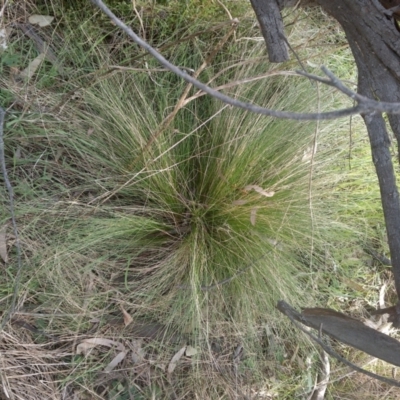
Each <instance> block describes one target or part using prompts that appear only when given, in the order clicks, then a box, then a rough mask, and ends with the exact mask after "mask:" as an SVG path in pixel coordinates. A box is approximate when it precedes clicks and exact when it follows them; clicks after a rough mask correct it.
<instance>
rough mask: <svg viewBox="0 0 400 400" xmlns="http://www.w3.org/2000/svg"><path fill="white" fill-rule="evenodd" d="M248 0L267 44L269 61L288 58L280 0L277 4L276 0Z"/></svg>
mask: <svg viewBox="0 0 400 400" xmlns="http://www.w3.org/2000/svg"><path fill="white" fill-rule="evenodd" d="M250 2H251V5H252V7H253V10H254V12H255V14H256V17H257V20H258V23H259V24H260V29H261V33H262V34H263V36H264V40H265V43H266V45H267V51H268V58H269V61H270V62H276V63H279V62H283V61H287V60H289V53H288V50H287V46H286V41H285V36H284V35H285V32H284V30H283V21H282V16H281V12H280V7H282V5H283V4H281V2H282V0H280V3H279V4H278V0H250Z"/></svg>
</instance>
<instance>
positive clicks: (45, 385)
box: [0, 0, 391, 400]
mask: <svg viewBox="0 0 400 400" xmlns="http://www.w3.org/2000/svg"><path fill="white" fill-rule="evenodd" d="M114 3H115V4H114V6H115V9H116V10H117V11H118V12H120V13H121V14H122V15H123V16H125V18H126V19H127V20H129V21H130V22H131V23H132V24H133V26H134V27H135V28H136V29H137V30H138V31H140V32H141V34H142V35H143V36H145V37H146V36H147V39H149V40H150V41H151V42H152V44H153V45H154V46H156V47H159V48H163V49H164V50H165V53H164V54H166V55H167V56H168V58H169V59H170V60H171V61H172V62H174V63H175V64H176V65H179V66H181V67H182V68H185V69H187V71H188V73H192V74H197V73H199V76H200V79H201V80H202V81H204V82H208V83H209V84H210V85H212V86H213V87H220V88H221V90H224V92H225V93H229V94H230V95H231V96H233V97H236V98H240V99H243V100H246V101H251V102H254V103H257V104H259V105H263V106H266V107H271V108H279V109H286V110H294V111H299V112H301V111H305V110H311V109H316V108H318V109H320V110H324V109H332V108H333V107H337V106H340V105H344V104H345V102H346V99H342V98H341V97H340V96H339V95H337V94H336V93H335V92H334V91H332V90H330V89H327V88H326V87H318V86H317V85H316V84H315V83H311V82H310V81H308V80H306V79H303V78H299V77H296V76H294V75H295V74H294V73H292V72H290V73H289V72H285V71H288V70H292V69H295V68H298V65H297V64H296V61H292V62H290V63H288V64H287V65H283V66H277V65H271V64H269V63H268V62H267V58H266V56H265V48H264V46H265V45H264V43H263V42H262V40H260V38H259V32H258V28H257V27H256V26H255V25H254V21H252V17H251V13H248V14H246V15H248V17H244V18H242V19H241V21H240V22H239V25H238V26H237V27H235V26H232V24H231V23H227V20H228V17H229V16H228V15H227V14H228V12H230V13H232V17H235V16H236V15H235V12H238V10H240V12H241V15H242V14H243V13H247V9H246V6H245V5H243V4H241V3H240V2H233V4H232V8H231V9H230V8H229V7H230V6H231V5H230V4H228V3H226V4H225V3H224V4H225V5H224V4H223V3H222V2H220V1H211V0H210V1H209V3H210V4H211V5H212V8H208V7H205V6H204V4H203V2H198V1H188V2H186V3H187V4H189V8H185V10H187V11H186V12H182V10H181V7H182V3H181V2H179V1H177V2H171V3H170V4H164V3H163V2H158V3H153V4H152V5H151V6H146V5H143V4H141V3H140V2H138V4H136V5H135V7H134V8H133V9H132V5H131V3H130V2H127V3H126V4H125V3H124V2H114ZM128 3H129V4H128ZM111 4H112V3H111ZM76 7H77V6H76V5H75V6H74V5H72V2H71V4H70V5H69V6H66V5H64V6H63V5H62V2H60V3H57V2H56V1H55V0H54V1H53V3H51V4H50V5H49V7H45V6H43V7H40V8H39V9H35V8H33V7H30V6H29V4H24V5H21V4H19V3H18V2H14V3H13V4H10V5H9V7H8V9H6V11H7V12H8V13H9V14H8V15H6V19H5V23H7V24H11V22H13V21H14V22H21V21H22V20H26V19H27V18H28V17H29V16H31V15H32V14H34V13H40V15H54V16H55V17H56V19H55V21H54V22H52V23H51V24H50V25H47V26H46V27H41V28H40V27H37V25H36V26H35V31H36V32H37V33H38V34H39V36H40V37H41V38H42V39H43V40H44V41H46V42H47V43H49V44H50V46H51V47H50V50H51V52H54V54H56V55H57V57H56V59H57V61H56V62H50V61H49V59H47V60H45V61H43V62H42V63H41V64H40V66H39V67H38V69H37V70H36V71H34V73H30V74H29V75H28V76H26V74H25V76H24V74H23V72H24V71H26V68H27V67H28V66H29V65H30V66H32V64H31V62H32V60H33V59H35V57H37V56H38V54H39V53H40V51H39V50H38V45H37V42H35V41H34V40H32V38H29V37H27V36H26V35H24V34H23V32H22V31H21V30H20V29H18V27H17V26H13V28H12V31H11V34H10V36H9V38H8V48H7V49H6V50H4V52H3V54H2V58H1V61H0V70H1V78H0V79H1V92H0V101H1V105H2V106H3V107H8V108H9V110H8V114H7V120H6V124H5V128H4V129H5V142H6V162H7V167H8V171H9V175H10V180H11V182H12V185H13V188H14V193H15V203H16V210H15V214H16V218H17V222H18V227H19V234H20V237H21V248H22V250H23V270H22V278H21V284H20V287H19V296H18V299H19V300H18V304H17V310H18V312H17V313H16V316H15V317H14V318H13V320H12V321H11V323H10V324H9V325H8V327H7V329H6V331H5V334H4V335H5V336H4V342H3V345H2V346H3V347H2V349H1V351H2V352H5V353H4V354H6V353H7V356H6V358H5V361H4V362H5V367H4V368H5V371H11V370H13V371H18V372H16V373H13V377H12V379H11V378H9V379H8V380H7V384H5V386H4V389H3V390H4V391H7V393H9V394H10V396H14V397H15V398H18V396H20V397H22V398H25V399H36V398H43V397H46V396H48V397H46V398H59V396H60V393H63V396H64V397H63V398H71V399H72V398H79V399H81V398H82V399H89V398H99V399H103V398H107V399H115V400H123V399H129V398H135V399H155V398H199V399H208V398H209V399H218V398H221V399H224V398H245V397H244V396H248V398H255V397H256V396H257V395H258V396H259V398H279V399H284V398H288V399H292V398H302V397H305V396H307V393H310V391H311V390H312V389H313V386H314V382H315V376H316V373H317V372H318V360H319V355H318V352H317V350H316V349H314V347H313V345H312V344H311V343H309V342H307V339H306V338H305V337H302V336H301V335H300V334H299V332H298V331H296V330H295V329H294V328H293V327H292V326H291V325H290V323H289V322H288V321H286V320H285V319H284V318H283V317H282V316H281V315H278V313H277V311H276V310H275V305H276V302H277V301H278V300H280V299H284V300H286V301H288V302H290V303H291V304H293V305H295V306H298V307H306V306H309V307H311V306H328V307H331V308H335V309H338V310H341V311H350V312H353V314H354V313H356V314H357V315H359V316H360V315H363V314H364V310H365V309H366V307H368V305H369V304H373V305H374V304H376V302H377V298H378V295H379V289H380V287H381V286H382V284H383V283H384V282H386V281H387V280H388V276H389V275H388V274H386V273H385V272H384V271H383V268H384V267H382V266H381V265H378V264H377V265H375V264H373V263H372V262H371V259H370V256H369V255H367V253H365V252H364V251H363V250H364V249H367V250H373V251H374V252H376V253H382V252H384V251H385V250H386V243H385V234H384V228H383V226H382V225H381V224H382V222H381V221H382V216H381V211H380V205H379V192H378V187H377V184H376V179H375V175H374V172H373V166H372V163H371V161H370V155H369V150H368V141H367V138H366V137H365V134H364V132H362V131H361V129H360V124H359V121H358V120H357V119H355V120H353V121H350V122H351V123H350V124H349V121H331V122H327V123H315V122H303V123H295V122H291V121H281V120H274V119H269V118H265V117H261V116H257V115H252V114H248V113H246V112H244V111H241V110H237V109H234V108H231V107H228V106H226V105H223V104H221V103H220V102H218V101H216V100H214V99H212V98H210V97H208V96H204V95H202V93H199V92H197V90H195V89H193V88H190V87H187V84H186V83H184V82H182V81H181V80H180V79H178V78H177V77H176V76H174V75H173V74H172V73H170V72H168V71H165V70H163V69H162V68H160V66H159V65H158V64H157V63H156V62H155V61H154V60H152V59H151V58H150V57H148V56H146V55H145V54H144V53H142V52H141V50H140V49H138V48H137V47H136V46H135V45H133V44H131V43H130V42H129V40H128V39H127V38H126V37H125V36H123V35H121V34H120V33H119V32H118V31H117V30H116V29H115V27H112V25H111V23H109V22H108V21H107V20H105V19H104V17H103V16H102V15H100V14H99V13H97V12H95V9H94V8H90V7H87V8H84V9H82V8H79V11H76V9H77V8H76ZM211 11H212V12H211ZM80 12H81V13H83V15H85V16H86V17H85V18H78V17H77V15H79V13H80ZM193 15H197V16H198V17H197V18H196V19H193ZM161 17H162V18H161ZM214 17H215V18H214ZM303 17H306V19H305V20H304V21H303V22H299V23H297V24H295V25H291V22H292V21H293V20H294V19H299V18H303ZM7 18H8V19H9V20H7ZM156 18H157V21H159V19H160V18H161V20H162V21H163V23H160V24H159V23H157V24H156V23H155V21H156ZM323 18H326V17H325V16H323V15H320V14H318V13H317V11H316V10H305V11H296V12H294V13H292V14H290V15H288V16H287V19H286V21H287V26H288V31H290V30H291V33H290V35H291V36H290V38H291V41H292V43H293V44H294V47H295V50H296V52H297V53H298V54H299V55H300V57H302V58H304V59H305V60H308V61H307V68H308V69H311V70H312V71H314V72H318V69H317V66H318V65H319V63H322V62H324V63H328V66H329V67H330V68H331V69H333V70H334V71H338V73H342V76H343V74H346V78H348V79H354V77H353V76H352V71H353V69H352V62H351V58H350V56H349V51H348V49H346V48H344V47H343V44H342V43H343V42H342V41H343V37H342V36H341V34H340V32H339V30H338V28H337V26H336V25H334V24H333V23H332V22H331V21H329V20H326V21H328V23H326V24H321V23H320V21H321V19H323ZM322 25H324V26H322ZM304 27H307V29H308V30H307V29H303V28H304ZM321 32H323V33H321ZM310 43H314V44H315V46H314V47H313V48H312V49H311V50H310V47H312V46H309V44H310ZM218 47H221V50H219V51H216V49H218ZM327 49H328V50H327ZM334 52H335V55H334V56H333V54H334ZM329 53H331V54H332V56H331V57H330V58H329V59H328V60H327V59H326V56H327V54H329ZM202 63H205V65H204V68H202V67H201V65H202ZM349 135H350V139H349ZM0 196H1V197H0V199H1V202H2V205H3V207H2V208H1V209H0V226H1V227H3V228H2V232H6V233H7V234H6V235H4V234H3V236H2V237H0V240H2V243H0V246H3V247H4V246H5V245H6V250H7V251H6V252H4V251H3V253H2V258H3V261H4V268H3V279H2V281H1V284H0V290H1V292H2V294H3V295H2V303H1V304H2V306H1V307H2V309H3V311H5V310H7V309H9V307H10V299H11V295H12V293H13V291H14V290H15V285H14V277H15V275H16V270H17V264H16V250H15V237H14V236H13V234H12V233H11V228H10V225H9V219H10V211H9V209H8V200H7V194H6V191H5V188H3V187H2V188H1V189H0ZM370 254H371V251H370ZM6 258H8V259H7V260H6ZM387 291H388V294H389V295H390V294H391V289H390V287H389V289H387ZM23 328H25V329H23ZM118 357H119V358H118ZM354 357H358V355H357V354H355V355H354ZM35 360H39V362H36V361H35ZM27 365H32V367H27ZM31 368H34V369H35V370H34V372H32V370H31ZM105 371H106V373H105ZM28 375H29V376H32V378H30V379H31V381H29V385H28V383H24V385H25V384H26V385H27V386H26V387H25V386H24V385H22V383H21V382H22V381H24V382H27V381H26V377H27V376H28ZM341 375H343V371H342V370H340V369H338V370H337V371H335V372H334V374H333V376H334V377H338V378H339V377H341ZM44 376H45V377H46V379H44V380H43V379H42V378H43V377H44ZM351 382H355V381H354V380H353V381H351ZM351 382H350V384H349V386H351V385H352V383H351ZM346 385H348V383H347V382H346ZM355 386H356V385H355ZM379 390H384V389H382V388H381V387H380V388H379ZM343 391H345V392H346V395H347V396H348V398H357V397H356V395H354V396H355V397H350V395H349V394H348V393H351V392H352V391H354V388H353V387H350V388H348V387H347V386H345V385H336V386H333V387H332V388H331V389H330V393H329V394H328V396H330V397H328V398H340V397H338V396H337V395H336V393H343ZM44 393H46V395H44ZM74 396H75V397H74ZM251 396H252V397H251ZM10 398H13V397H10ZM341 398H343V397H341ZM362 398H367V397H365V396H364V397H362ZM371 398H372V397H371Z"/></svg>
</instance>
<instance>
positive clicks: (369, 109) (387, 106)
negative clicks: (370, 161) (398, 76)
mask: <svg viewBox="0 0 400 400" xmlns="http://www.w3.org/2000/svg"><path fill="white" fill-rule="evenodd" d="M90 1H91V2H92V3H93V4H95V5H96V6H97V7H99V8H100V9H101V10H102V11H103V12H104V13H105V14H106V15H107V16H108V17H109V18H110V19H111V20H112V21H113V22H114V23H115V25H116V26H118V27H119V28H121V29H122V30H123V31H124V32H125V33H126V34H127V35H128V36H129V37H130V38H131V39H132V40H133V41H134V42H135V43H136V44H138V45H139V46H141V47H142V48H143V49H145V50H146V51H147V52H148V53H149V54H151V55H152V56H153V57H154V58H155V59H156V60H157V61H158V62H159V63H160V64H161V65H163V66H164V67H165V68H167V69H169V70H170V71H172V72H174V73H175V74H176V75H178V76H179V77H181V78H182V79H184V80H185V81H186V82H189V83H191V84H193V86H195V87H197V88H198V89H200V90H202V91H203V92H205V93H207V94H209V95H211V96H213V97H215V98H216V99H218V100H221V101H222V102H224V103H226V104H229V105H231V106H234V107H238V108H242V109H244V110H247V111H251V112H253V113H256V114H262V115H268V116H270V117H275V118H282V119H291V120H295V121H305V120H308V121H312V120H314V121H315V120H327V119H337V118H341V117H347V116H349V115H356V114H371V113H375V112H386V113H389V114H400V103H387V102H380V101H375V100H372V99H368V98H365V97H363V96H359V95H357V96H354V95H352V96H350V97H351V98H354V99H355V101H356V102H357V105H356V106H354V107H351V108H345V109H341V110H337V111H328V112H324V113H293V112H288V111H278V110H272V109H268V108H264V107H260V106H257V105H255V104H251V103H245V102H243V101H240V100H236V99H234V98H232V97H229V96H227V95H225V94H223V93H220V92H219V91H217V90H215V89H212V88H211V87H209V86H207V85H205V84H204V83H202V82H200V81H198V80H197V79H195V78H193V77H192V76H190V75H189V74H188V73H186V72H185V71H182V70H181V69H180V68H178V67H177V66H176V65H174V64H172V63H170V62H169V61H168V60H166V59H165V58H164V57H163V56H162V55H161V54H160V53H159V52H158V51H157V50H155V49H154V48H153V47H151V46H150V45H149V44H148V43H147V42H145V41H144V40H143V39H142V38H141V37H139V36H138V35H136V33H135V32H133V30H132V29H131V28H129V27H128V26H127V25H125V24H124V23H123V22H122V21H121V20H120V19H119V18H117V17H116V16H115V15H114V14H113V13H112V12H111V10H110V9H109V8H108V7H107V6H106V5H105V4H104V3H103V1H102V0H90ZM323 71H324V72H325V73H327V72H328V70H327V69H326V68H325V69H323ZM302 74H303V75H304V73H302ZM327 75H328V78H329V79H323V78H320V77H317V78H318V80H320V81H321V82H323V83H326V84H328V85H330V86H334V87H336V88H337V89H338V90H340V91H342V92H343V93H345V91H348V92H352V91H351V90H350V89H347V88H346V87H345V86H344V85H343V84H342V83H341V82H340V80H339V79H338V78H336V77H335V76H334V75H333V74H332V73H331V72H329V74H327ZM309 77H310V78H312V79H316V77H315V76H314V75H309ZM352 93H354V92H352Z"/></svg>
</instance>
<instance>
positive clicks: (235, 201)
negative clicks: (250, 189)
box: [232, 200, 248, 206]
mask: <svg viewBox="0 0 400 400" xmlns="http://www.w3.org/2000/svg"><path fill="white" fill-rule="evenodd" d="M247 202H248V200H234V201H232V205H234V206H243V205H244V204H246V203H247Z"/></svg>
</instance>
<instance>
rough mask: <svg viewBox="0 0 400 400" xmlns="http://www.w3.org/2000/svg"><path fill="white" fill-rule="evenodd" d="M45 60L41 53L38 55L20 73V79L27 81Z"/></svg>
mask: <svg viewBox="0 0 400 400" xmlns="http://www.w3.org/2000/svg"><path fill="white" fill-rule="evenodd" d="M45 58H46V56H45V55H44V54H43V53H41V54H39V55H38V56H37V57H36V58H35V59H33V60H32V61H31V62H30V63H29V65H28V66H27V67H26V68H25V69H24V70H23V71H21V74H20V76H21V78H23V79H25V80H27V81H29V80H30V79H31V78H32V76H33V75H34V74H35V72H36V70H37V69H38V68H39V66H40V64H41V63H42V61H43V60H44V59H45Z"/></svg>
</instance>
